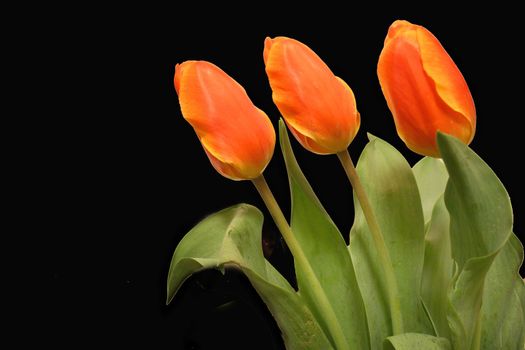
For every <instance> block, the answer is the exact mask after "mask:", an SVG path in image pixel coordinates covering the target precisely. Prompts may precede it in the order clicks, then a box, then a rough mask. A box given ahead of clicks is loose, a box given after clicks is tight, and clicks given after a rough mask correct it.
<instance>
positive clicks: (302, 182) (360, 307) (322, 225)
mask: <svg viewBox="0 0 525 350" xmlns="http://www.w3.org/2000/svg"><path fill="white" fill-rule="evenodd" d="M279 132H280V133H279V134H280V142H281V148H282V151H283V156H284V159H285V162H286V169H287V172H288V179H289V182H290V191H291V198H292V215H291V227H292V231H293V233H294V235H295V237H296V238H297V240H298V241H299V244H300V245H301V248H302V249H303V251H304V253H305V255H306V257H307V259H308V260H309V262H310V264H311V266H312V268H313V270H314V273H315V277H316V278H317V279H318V281H319V284H320V286H321V288H322V291H321V292H322V293H325V295H326V297H327V298H328V300H329V302H330V307H331V309H332V312H334V313H335V315H336V317H337V320H338V322H339V326H340V327H341V328H342V330H343V332H344V334H345V337H346V342H347V344H348V346H349V348H350V349H368V348H369V346H370V345H369V339H368V327H367V323H366V314H365V308H364V304H363V299H362V296H361V293H360V290H359V287H358V285H357V281H356V276H355V272H354V267H353V264H352V260H351V258H350V255H349V254H348V250H347V247H346V244H345V242H344V240H343V237H342V236H341V233H340V232H339V230H338V229H337V227H336V225H335V224H334V223H333V221H332V220H331V218H330V216H329V215H328V214H327V213H326V211H325V210H324V208H323V206H322V205H321V203H320V202H319V200H318V198H317V197H316V195H315V193H314V192H313V190H312V188H311V187H310V184H309V183H308V181H307V180H306V178H305V177H304V175H303V173H302V171H301V169H300V168H299V165H298V164H297V161H296V159H295V156H294V154H293V151H292V148H291V145H290V140H289V138H288V135H287V132H286V126H285V125H284V122H283V121H282V120H281V121H280V123H279ZM296 275H297V282H298V285H299V293H300V294H301V295H303V296H304V297H305V299H306V300H307V302H308V306H309V307H310V308H311V309H312V310H313V312H314V315H316V318H317V319H319V320H320V322H321V326H322V327H323V329H324V330H325V332H326V333H329V332H330V327H331V326H330V325H329V324H328V323H326V322H324V320H325V316H326V315H325V314H324V313H323V311H322V310H321V309H320V308H319V306H318V301H317V300H316V296H315V294H313V293H312V289H311V288H312V287H311V286H310V285H309V284H308V280H307V279H306V278H305V276H304V273H303V271H302V270H301V269H300V268H296Z"/></svg>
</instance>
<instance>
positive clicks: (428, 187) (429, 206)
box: [413, 157, 454, 338]
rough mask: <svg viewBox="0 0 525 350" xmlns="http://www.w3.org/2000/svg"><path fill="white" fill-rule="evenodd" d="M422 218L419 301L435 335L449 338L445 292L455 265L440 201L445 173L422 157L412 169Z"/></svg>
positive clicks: (436, 162)
mask: <svg viewBox="0 0 525 350" xmlns="http://www.w3.org/2000/svg"><path fill="white" fill-rule="evenodd" d="M413 171H414V176H415V177H416V182H417V185H418V188H419V193H420V195H421V203H422V206H423V213H424V215H425V223H426V234H425V262H424V265H423V277H422V279H421V297H422V299H423V303H424V305H425V306H426V308H427V310H428V313H429V317H430V318H431V320H432V323H433V325H434V328H435V331H436V335H437V336H440V337H444V338H448V337H449V334H450V328H449V325H448V321H447V308H448V288H449V285H450V282H451V279H452V270H453V266H454V261H453V260H452V253H451V247H450V217H449V214H448V211H447V208H446V207H445V202H444V200H443V196H444V192H445V187H446V185H447V181H448V173H447V169H446V168H445V164H444V163H443V161H442V160H441V159H436V158H431V157H425V158H423V159H422V160H420V161H419V162H418V163H417V164H416V165H415V166H414V168H413Z"/></svg>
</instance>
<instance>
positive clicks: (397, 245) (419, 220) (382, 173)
mask: <svg viewBox="0 0 525 350" xmlns="http://www.w3.org/2000/svg"><path fill="white" fill-rule="evenodd" d="M357 172H358V174H359V176H360V178H361V181H362V183H363V186H364V188H365V191H366V193H367V195H368V197H369V199H370V203H371V205H372V207H373V209H374V212H375V215H376V218H377V220H378V223H379V226H380V227H381V230H382V233H383V236H384V239H385V242H386V245H387V249H388V250H389V253H390V257H391V259H392V263H393V267H394V271H395V274H396V278H397V283H398V286H399V291H400V301H401V309H402V310H401V311H402V317H403V322H404V326H405V331H406V332H417V333H430V334H431V333H433V331H432V326H431V324H430V322H429V320H428V317H427V315H426V313H425V311H424V309H423V306H422V304H421V296H420V287H421V273H422V270H423V258H424V248H425V246H424V245H425V242H424V240H425V232H424V221H423V211H422V208H421V200H420V197H419V192H418V188H417V184H416V181H415V179H414V175H413V173H412V169H411V168H410V165H409V164H408V163H407V161H406V160H405V159H404V158H403V156H402V155H401V154H400V153H399V152H398V151H397V150H396V149H395V148H393V147H392V146H391V145H389V144H388V143H386V142H385V141H383V140H381V139H379V138H372V139H371V141H370V142H369V143H368V144H367V146H366V147H365V149H364V150H363V152H362V154H361V157H360V158H359V162H358V165H357ZM354 203H355V208H356V210H355V221H354V225H353V227H352V230H351V233H350V253H351V255H352V260H353V262H354V265H355V269H356V274H357V277H358V282H359V287H360V288H361V291H362V294H363V298H364V300H365V306H366V310H367V316H368V322H369V328H370V333H371V348H372V349H378V348H381V347H382V344H383V341H384V340H385V339H386V337H388V336H391V335H392V334H393V333H392V326H391V317H390V310H389V307H388V304H387V300H388V299H387V295H388V293H387V290H386V286H385V283H384V277H383V269H382V267H381V266H380V265H379V261H380V260H379V258H378V257H377V253H376V248H375V245H374V243H373V240H372V237H371V234H370V232H369V229H368V225H367V223H366V220H365V218H364V215H363V212H362V209H361V207H360V205H359V203H358V201H357V199H356V198H355V196H354Z"/></svg>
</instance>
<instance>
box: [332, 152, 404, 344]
mask: <svg viewBox="0 0 525 350" xmlns="http://www.w3.org/2000/svg"><path fill="white" fill-rule="evenodd" d="M337 157H338V158H339V161H341V165H342V166H343V168H344V169H345V172H346V175H347V176H348V180H350V184H351V185H352V187H353V189H354V191H355V194H356V196H357V200H358V201H359V204H360V205H361V209H362V210H363V214H364V215H365V219H366V221H367V223H368V228H369V229H370V233H371V235H372V239H373V241H374V244H375V247H376V250H377V253H378V256H379V259H381V265H382V267H383V272H384V276H385V280H386V285H387V293H388V299H389V306H390V314H391V318H392V330H393V332H394V335H395V334H401V333H404V330H403V318H402V316H401V304H400V300H399V288H398V285H397V279H396V275H395V273H394V267H393V265H392V260H391V259H390V254H389V252H388V249H387V247H386V243H385V240H384V237H383V234H382V233H381V228H380V226H379V223H378V222H377V218H376V216H375V214H374V210H373V208H372V205H371V204H370V201H369V200H368V196H367V194H366V191H365V188H364V187H363V184H362V183H361V180H360V179H359V175H357V171H356V169H355V166H354V163H353V162H352V158H351V157H350V153H348V150H344V151H342V152H339V153H337Z"/></svg>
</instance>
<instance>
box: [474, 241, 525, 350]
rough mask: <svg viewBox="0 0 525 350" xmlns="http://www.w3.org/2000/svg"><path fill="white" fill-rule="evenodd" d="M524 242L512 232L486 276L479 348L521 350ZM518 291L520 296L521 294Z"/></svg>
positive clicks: (524, 301) (524, 312)
mask: <svg viewBox="0 0 525 350" xmlns="http://www.w3.org/2000/svg"><path fill="white" fill-rule="evenodd" d="M522 262H523V246H522V245H521V242H520V241H519V239H518V237H516V235H514V234H512V235H511V237H510V238H509V240H508V241H507V243H506V244H505V246H504V247H503V249H502V250H501V251H500V253H499V254H498V256H497V257H496V259H494V263H493V264H492V266H491V267H490V270H489V272H488V273H487V277H486V280H485V290H484V292H483V305H482V307H481V349H485V350H489V349H509V350H518V349H519V350H522V349H523V348H524V344H525V310H524V308H523V306H524V305H525V298H524V296H525V284H524V283H523V280H522V279H521V277H520V275H519V267H520V265H521V264H522ZM520 295H521V297H520Z"/></svg>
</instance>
